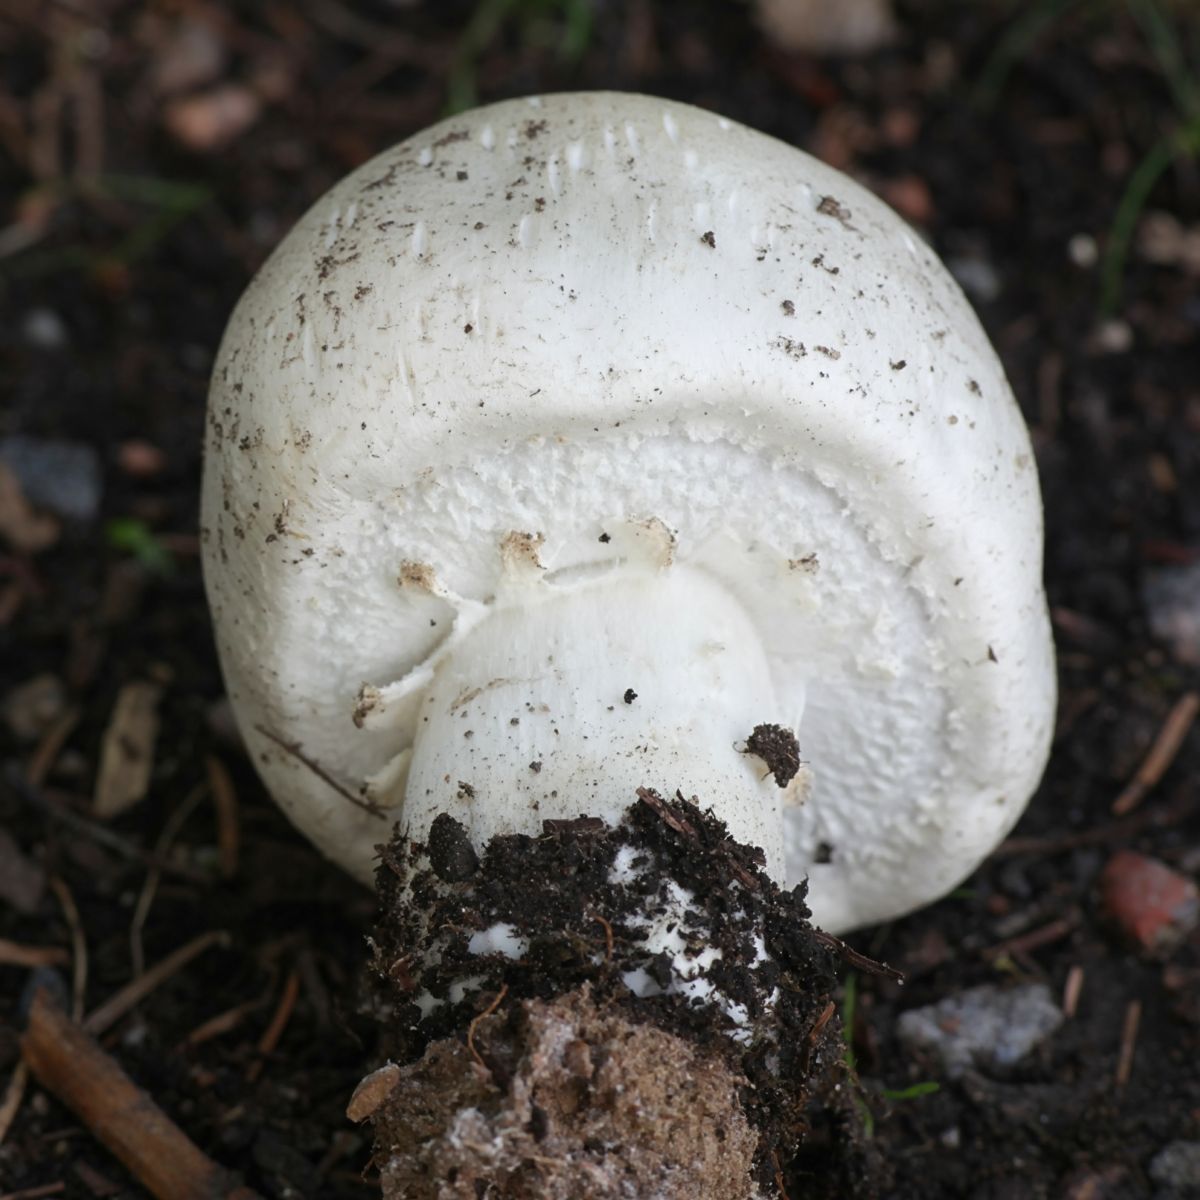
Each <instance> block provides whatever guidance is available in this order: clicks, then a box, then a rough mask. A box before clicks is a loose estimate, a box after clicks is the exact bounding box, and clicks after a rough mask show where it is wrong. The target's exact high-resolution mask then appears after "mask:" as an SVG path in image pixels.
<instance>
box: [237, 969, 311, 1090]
mask: <svg viewBox="0 0 1200 1200" xmlns="http://www.w3.org/2000/svg"><path fill="white" fill-rule="evenodd" d="M299 994H300V972H299V971H297V970H295V969H293V970H292V972H291V974H289V975H288V977H287V982H286V983H285V984H284V985H283V994H282V995H281V996H280V997H279V1004H278V1005H277V1006H276V1008H275V1013H274V1015H273V1016H272V1017H271V1023H270V1024H269V1025H268V1026H267V1027H266V1029H265V1030H264V1031H263V1035H262V1037H260V1038H259V1039H258V1057H257V1058H256V1059H255V1060H254V1061H253V1062H252V1063H251V1064H250V1066H249V1067H247V1068H246V1081H247V1082H248V1083H253V1082H254V1081H255V1080H256V1079H257V1078H258V1077H259V1076H260V1075H261V1074H262V1069H263V1066H264V1064H265V1063H266V1061H267V1058H268V1057H269V1056H270V1055H272V1054H274V1053H275V1048H276V1047H277V1046H278V1045H279V1039H280V1038H281V1037H283V1031H284V1030H285V1029H286V1028H287V1023H288V1021H289V1020H291V1016H292V1009H294V1008H295V1007H296V997H297V996H298V995H299Z"/></svg>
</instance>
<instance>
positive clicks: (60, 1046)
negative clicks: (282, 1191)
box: [21, 988, 257, 1200]
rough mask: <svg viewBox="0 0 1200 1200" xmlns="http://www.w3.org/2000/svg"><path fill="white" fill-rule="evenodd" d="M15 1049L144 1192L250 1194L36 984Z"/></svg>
mask: <svg viewBox="0 0 1200 1200" xmlns="http://www.w3.org/2000/svg"><path fill="white" fill-rule="evenodd" d="M21 1053H22V1054H23V1056H24V1060H25V1062H26V1063H28V1065H29V1069H30V1070H31V1071H32V1072H33V1074H34V1075H35V1076H36V1077H37V1080H38V1082H39V1083H40V1084H41V1085H42V1086H43V1087H44V1088H45V1089H46V1090H47V1091H49V1092H51V1093H53V1094H54V1095H55V1096H57V1097H58V1098H59V1100H61V1101H62V1102H63V1103H64V1104H65V1105H66V1106H67V1107H68V1108H69V1109H71V1110H72V1111H73V1112H74V1113H75V1114H76V1116H78V1117H79V1119H80V1120H81V1121H82V1122H83V1124H84V1125H85V1126H86V1127H87V1129H88V1130H90V1131H91V1133H92V1135H93V1136H94V1137H95V1138H96V1139H97V1140H98V1141H100V1142H101V1143H102V1144H103V1145H104V1146H106V1147H107V1148H108V1150H109V1151H111V1153H112V1154H113V1155H115V1156H116V1157H117V1158H118V1159H119V1160H120V1161H121V1162H122V1163H124V1164H125V1166H126V1167H127V1168H128V1169H129V1170H130V1172H132V1174H133V1175H134V1177H135V1178H136V1179H137V1180H138V1182H139V1183H141V1184H142V1186H143V1187H145V1188H146V1190H147V1191H149V1192H150V1193H151V1194H152V1195H154V1196H157V1197H160V1198H161V1200H257V1198H256V1195H255V1193H254V1192H252V1191H250V1189H249V1188H245V1187H241V1186H240V1185H239V1184H238V1183H237V1181H236V1179H234V1177H233V1176H232V1175H230V1174H228V1173H227V1172H226V1171H224V1170H223V1169H222V1168H221V1167H219V1166H218V1165H217V1164H216V1163H215V1162H213V1161H212V1159H210V1158H209V1157H208V1156H207V1155H206V1154H204V1153H203V1152H202V1151H201V1150H200V1149H199V1148H198V1147H197V1146H196V1145H195V1143H194V1142H192V1141H191V1140H190V1139H189V1138H188V1137H187V1136H186V1135H185V1134H184V1133H183V1131H182V1130H180V1129H179V1127H178V1126H177V1125H175V1124H174V1123H173V1122H172V1121H171V1119H170V1118H169V1117H168V1116H167V1115H166V1113H164V1112H163V1111H162V1109H160V1108H159V1107H158V1105H156V1104H155V1103H154V1101H153V1100H151V1099H150V1097H149V1096H148V1095H146V1093H145V1092H144V1091H142V1090H141V1088H139V1087H138V1086H137V1085H136V1084H135V1083H134V1082H133V1080H131V1079H130V1078H129V1076H128V1075H126V1074H125V1072H124V1071H123V1070H122V1069H121V1068H120V1067H119V1066H118V1065H117V1063H116V1062H115V1061H114V1060H113V1059H112V1058H110V1057H109V1056H108V1055H107V1054H105V1053H104V1051H103V1050H101V1049H100V1047H99V1046H98V1045H97V1044H96V1043H95V1041H93V1040H92V1038H91V1037H89V1036H88V1034H87V1033H85V1032H84V1031H83V1030H82V1029H81V1028H80V1027H79V1026H78V1025H76V1024H75V1023H74V1022H73V1021H71V1020H70V1019H69V1018H68V1017H67V1015H66V1013H64V1012H63V1011H62V1009H60V1008H58V1007H57V1005H55V1003H54V1001H53V1000H52V999H51V998H50V996H49V994H48V993H47V992H46V990H45V989H44V988H39V989H38V991H37V993H36V994H35V995H34V998H33V1004H32V1005H31V1007H30V1011H29V1024H28V1025H27V1026H26V1028H25V1032H24V1034H22V1036H21Z"/></svg>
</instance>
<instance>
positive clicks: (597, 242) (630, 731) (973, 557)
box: [203, 94, 1054, 931]
mask: <svg viewBox="0 0 1200 1200" xmlns="http://www.w3.org/2000/svg"><path fill="white" fill-rule="evenodd" d="M209 425H210V430H209V438H210V444H209V450H208V455H207V462H206V470H205V486H204V513H203V525H204V533H203V536H204V554H205V568H206V580H207V585H208V588H209V593H210V597H211V601H212V606H213V611H214V617H215V622H216V629H217V637H218V644H219V647H220V653H221V660H222V665H223V668H224V672H225V676H226V679H227V682H228V686H229V692H230V696H231V699H232V701H233V704H234V708H235V711H236V713H237V715H238V718H239V721H240V723H241V726H242V729H243V731H244V733H245V735H246V738H247V741H248V743H249V746H250V748H251V750H252V752H253V755H254V757H255V759H256V761H257V763H258V766H259V769H260V771H261V773H262V775H263V777H264V779H265V780H266V782H267V785H268V786H269V788H270V789H271V791H272V792H273V793H274V795H275V796H276V797H277V799H278V800H279V802H280V804H281V805H282V806H283V807H284V808H285V810H286V811H287V812H288V813H289V815H290V816H291V818H292V820H294V821H295V823H296V824H297V825H298V826H299V827H300V828H301V829H302V830H303V831H304V832H306V833H307V834H308V835H309V836H310V837H311V838H312V839H313V840H314V841H315V842H316V843H317V844H318V845H320V846H321V847H322V848H323V849H324V850H325V852H326V853H327V854H329V855H330V856H331V857H332V858H333V859H334V860H335V861H337V862H339V863H341V864H342V865H343V866H344V867H346V868H347V869H349V870H350V871H353V872H355V873H356V874H358V875H359V876H360V877H362V878H364V879H365V878H367V877H368V875H369V874H370V871H371V868H372V864H373V855H374V847H375V845H376V844H377V843H378V842H380V841H381V840H383V839H384V838H385V837H386V835H387V832H388V829H389V828H390V822H391V821H392V820H399V821H400V822H401V824H402V825H404V826H406V827H407V828H409V829H411V830H412V831H413V834H414V836H418V835H420V834H423V832H424V831H425V830H426V829H428V826H429V823H430V821H431V820H432V818H433V816H434V815H436V814H437V813H439V812H443V811H449V812H452V813H453V814H454V815H455V816H456V817H457V818H458V819H459V820H461V821H463V822H464V823H465V824H466V825H467V827H468V829H469V830H470V832H471V835H472V837H473V839H474V840H475V841H476V844H480V843H481V842H482V841H484V840H486V839H487V838H488V837H489V836H491V835H492V834H494V833H497V832H514V831H525V832H537V831H538V830H540V828H541V823H542V821H543V820H544V819H546V818H570V817H574V816H576V815H578V814H580V813H588V814H592V815H598V816H602V817H605V818H607V819H610V820H613V819H616V817H617V816H618V815H619V814H620V813H621V812H622V810H624V808H625V807H626V806H627V805H628V804H629V803H631V802H632V800H633V798H634V793H635V789H636V788H637V787H638V786H641V785H645V786H648V787H653V788H657V789H658V790H659V791H660V792H663V793H664V794H670V793H671V792H673V791H674V790H675V789H679V790H681V791H682V792H683V793H684V794H685V795H689V796H690V795H693V794H694V795H696V796H698V797H699V799H700V802H701V804H702V805H706V806H707V805H711V806H712V807H713V808H714V810H715V811H716V812H717V813H718V815H720V816H721V817H722V818H723V819H724V820H725V821H727V822H728V825H729V827H730V829H731V831H732V832H733V834H734V835H735V836H736V837H738V838H739V839H741V840H744V841H751V842H754V843H756V844H759V845H761V846H762V847H763V848H764V849H765V851H766V854H767V861H768V864H769V866H770V867H771V869H772V871H773V873H774V874H775V875H776V876H777V877H779V878H780V879H781V880H782V881H784V882H787V883H791V882H795V881H797V880H799V879H800V878H802V877H804V876H805V875H808V876H810V877H811V882H810V889H809V901H810V904H811V906H812V908H813V910H814V914H815V920H816V921H817V922H818V923H819V924H822V925H824V926H825V927H826V928H827V929H830V930H835V931H836V930H844V929H847V928H850V927H853V926H856V925H861V924H864V923H867V922H871V921H877V920H881V919H884V918H888V917H892V916H896V915H898V914H901V913H904V912H907V911H909V910H911V909H913V908H915V907H917V906H919V905H921V904H923V903H925V902H927V901H930V900H932V899H934V898H935V897H937V896H939V895H941V894H943V893H944V892H945V891H946V890H948V889H949V888H951V887H953V886H955V885H956V884H957V883H958V882H959V881H961V880H962V879H963V877H964V876H966V875H967V874H968V873H969V872H970V871H971V870H972V869H973V868H974V867H975V866H976V864H977V863H978V862H979V861H980V860H981V858H982V857H983V856H984V855H986V854H987V853H988V851H989V850H990V849H991V848H992V847H993V846H994V845H995V844H996V842H997V841H998V839H999V838H1001V837H1002V836H1003V835H1004V833H1005V832H1006V831H1007V830H1008V829H1009V828H1010V827H1011V826H1012V824H1013V822H1014V821H1015V820H1016V818H1017V816H1018V814H1019V813H1020V811H1021V809H1022V808H1023V806H1024V804H1025V802H1026V800H1027V798H1028V796H1029V794H1030V793H1031V791H1032V790H1033V788H1034V787H1035V785H1036V783H1037V781H1038V778H1039V776H1040V774H1041V770H1042V766H1043V763H1044V760H1045V756H1046V753H1047V748H1048V744H1049V735H1050V729H1051V722H1052V714H1053V704H1054V684H1053V674H1052V648H1051V642H1050V637H1049V631H1048V624H1047V619H1046V609H1045V600H1044V596H1043V592H1042V585H1041V551H1042V536H1041V509H1040V501H1039V494H1038V485H1037V476H1036V470H1035V467H1034V462H1033V458H1032V455H1031V452H1030V446H1029V440H1028V436H1027V433H1026V430H1025V427H1024V425H1023V424H1022V421H1021V417H1020V414H1019V412H1018V410H1017V408H1016V405H1015V404H1014V402H1013V399H1012V396H1011V394H1010V392H1009V389H1008V386H1007V384H1006V382H1005V379H1004V376H1003V373H1002V370H1001V367H1000V364H999V363H998V361H997V359H996V356H995V355H994V353H993V352H992V350H991V348H990V347H989V345H988V343H987V340H986V338H985V336H984V334H983V332H982V330H981V329H980V326H979V323H978V322H977V320H976V319H975V317H974V315H973V314H972V312H971V310H970V308H969V307H968V305H967V303H966V301H965V300H964V298H963V296H962V294H961V293H960V292H959V290H958V288H957V287H956V285H955V284H954V283H953V282H952V280H951V279H950V277H949V275H948V274H947V273H946V271H945V270H944V269H943V268H942V267H941V265H940V264H939V263H938V261H937V259H936V257H935V255H934V254H933V252H932V251H931V250H930V249H929V248H928V247H927V246H926V245H924V244H923V243H922V242H921V241H920V239H919V238H918V237H917V236H916V235H914V234H913V233H912V231H911V230H910V229H909V228H908V227H907V226H906V225H904V224H903V222H902V221H900V219H899V218H897V217H896V216H895V214H894V213H892V212H891V211H890V210H889V209H888V208H886V207H885V206H884V205H883V204H882V203H881V202H880V201H878V200H877V199H875V198H874V197H873V196H871V195H870V194H869V193H867V192H866V191H864V190H863V189H862V188H861V187H859V186H858V185H856V184H854V183H853V182H851V181H850V180H848V179H846V178H845V177H844V176H842V175H840V174H838V173H837V172H835V171H833V170H831V169H829V168H828V167H825V166H823V165H822V164H820V163H819V162H816V161H814V160H813V159H811V158H809V157H808V156H807V155H805V154H803V153H801V152H799V151H797V150H795V149H793V148H791V147H789V146H786V145H783V144H782V143H780V142H777V141H774V140H772V139H770V138H767V137H764V136H763V135H761V134H758V133H755V132H753V131H751V130H749V129H745V128H743V127H741V126H739V125H736V124H733V123H732V122H730V121H727V120H724V119H722V118H720V117H717V116H715V115H713V114H712V113H708V112H703V111H701V110H699V109H694V108H690V107H687V106H684V105H680V104H675V103H671V102H668V101H663V100H656V99H649V98H645V97H638V96H629V95H616V94H586V95H559V96H550V97H545V98H542V99H529V100H518V101H510V102H506V103H503V104H498V105H494V106H492V107H489V108H484V109H480V110H478V111H475V112H472V113H468V114H465V115H462V116H458V117H454V118H451V119H449V120H447V121H445V122H443V123H442V124H440V125H438V126H435V127H434V128H433V129H430V130H428V131H426V132H425V133H422V134H420V135H418V136H416V137H414V138H412V139H410V140H409V141H407V142H405V143H403V144H402V145H400V146H397V147H396V148H395V149H393V150H390V151H387V152H386V153H384V154H382V155H381V156H379V157H378V158H376V159H374V160H373V161H371V162H370V163H368V164H367V165H366V166H364V167H362V168H360V169H359V170H357V171H356V172H354V174H352V175H351V176H350V177H349V178H347V179H346V180H344V181H343V182H342V183H340V184H339V185H338V186H337V187H335V188H334V189H333V190H332V191H331V192H330V193H329V194H328V195H326V196H325V197H324V198H323V199H322V200H320V201H319V202H318V203H317V204H316V206H315V207H314V208H312V209H311V210H310V211H309V212H308V214H307V215H306V216H305V217H304V218H303V219H302V220H301V221H300V222H299V223H298V225H297V226H296V228H295V229H294V230H293V231H292V232H291V234H290V235H289V236H288V237H287V239H286V240H285V241H284V243H283V245H282V246H281V247H280V248H279V249H278V250H277V251H276V252H275V254H274V255H273V256H272V257H271V258H270V260H269V261H268V262H267V264H266V266H265V267H264V268H263V270H262V271H261V273H260V274H259V276H258V277H257V278H256V279H255V281H254V283H253V284H252V285H251V287H250V288H249V290H248V291H247V293H246V295H245V296H244V297H243V299H242V301H241V303H240V304H239V306H238V308H237V311H236V313H235V315H234V317H233V319H232V321H231V323H230V326H229V329H228V331H227V333H226V336H225V340H224V343H223V345H222V348H221V353H220V358H219V361H218V364H217V368H216V373H215V378H214V382H213V388H212V394H211V398H210V409H209ZM762 724H771V725H778V726H782V727H783V728H784V729H786V730H791V731H794V732H795V733H796V734H797V735H798V738H799V745H800V750H801V753H802V755H803V759H804V762H805V766H804V767H803V769H802V770H801V772H800V774H799V775H798V776H797V777H796V779H794V780H793V781H792V782H791V783H790V784H789V785H788V787H786V788H781V787H780V786H779V784H778V783H777V781H776V779H775V777H774V776H772V775H770V774H768V773H767V768H766V766H765V765H764V763H763V761H762V760H761V759H760V758H759V757H757V756H755V755H754V754H750V753H746V750H747V744H746V743H747V739H748V737H749V736H750V734H751V731H752V730H753V729H754V728H755V727H756V726H759V725H762ZM462 785H466V786H462ZM352 801H358V802H359V803H357V804H356V803H353V802H352ZM374 807H377V808H378V809H381V810H382V811H383V814H384V816H385V817H386V818H387V821H386V822H385V821H381V820H380V819H379V814H378V812H371V811H366V809H367V808H374Z"/></svg>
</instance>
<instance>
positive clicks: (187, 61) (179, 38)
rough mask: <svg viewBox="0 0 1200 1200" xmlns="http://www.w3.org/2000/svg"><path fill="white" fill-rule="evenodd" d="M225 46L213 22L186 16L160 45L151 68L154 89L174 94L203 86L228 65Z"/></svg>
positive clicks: (214, 78) (166, 93)
mask: <svg viewBox="0 0 1200 1200" xmlns="http://www.w3.org/2000/svg"><path fill="white" fill-rule="evenodd" d="M225 60H226V52H225V47H224V45H223V44H222V42H221V39H220V37H219V36H218V34H217V30H216V28H215V27H214V25H213V24H211V23H210V22H208V21H206V20H203V19H197V18H195V17H185V18H184V19H183V20H181V21H180V22H179V24H178V25H177V26H176V27H175V28H174V29H172V30H171V32H170V34H169V35H168V36H167V37H166V39H165V40H164V41H163V42H162V43H160V44H159V45H158V46H157V47H156V53H155V55H154V58H153V65H152V68H151V73H150V74H151V79H152V81H153V86H154V90H155V91H156V92H158V93H159V94H160V95H164V96H170V95H174V94H176V93H178V92H186V91H190V90H191V89H193V88H198V87H203V86H204V85H205V84H209V83H212V82H213V81H214V80H216V79H217V78H218V77H219V76H220V74H221V71H222V70H223V69H224V67H225Z"/></svg>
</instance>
